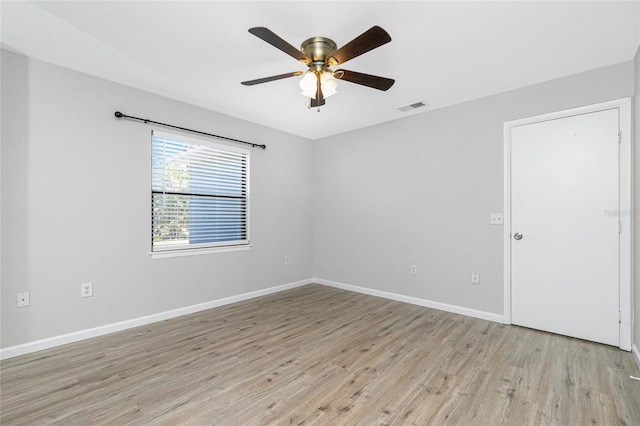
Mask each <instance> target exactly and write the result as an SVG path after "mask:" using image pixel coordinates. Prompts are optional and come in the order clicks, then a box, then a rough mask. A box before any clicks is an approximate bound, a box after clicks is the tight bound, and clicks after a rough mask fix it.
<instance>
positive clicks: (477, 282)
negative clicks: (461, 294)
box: [471, 272, 480, 284]
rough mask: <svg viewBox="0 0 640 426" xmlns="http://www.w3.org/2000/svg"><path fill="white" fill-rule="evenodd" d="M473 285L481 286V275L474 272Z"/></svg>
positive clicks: (472, 276)
mask: <svg viewBox="0 0 640 426" xmlns="http://www.w3.org/2000/svg"><path fill="white" fill-rule="evenodd" d="M471 284H480V274H479V273H477V272H474V273H472V274H471Z"/></svg>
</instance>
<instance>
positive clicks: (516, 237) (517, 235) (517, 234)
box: [513, 232, 522, 240]
mask: <svg viewBox="0 0 640 426" xmlns="http://www.w3.org/2000/svg"><path fill="white" fill-rule="evenodd" d="M513 238H515V239H516V240H521V239H522V234H521V233H519V232H516V233H515V234H513Z"/></svg>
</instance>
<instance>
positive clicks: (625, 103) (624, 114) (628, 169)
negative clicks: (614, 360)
mask: <svg viewBox="0 0 640 426" xmlns="http://www.w3.org/2000/svg"><path fill="white" fill-rule="evenodd" d="M616 108H617V109H619V117H620V123H619V124H620V131H621V135H620V151H619V153H620V154H619V157H618V161H619V170H620V188H619V191H620V194H619V196H620V204H619V207H618V208H619V211H620V219H619V220H620V223H621V232H620V245H619V252H620V262H619V277H620V284H619V290H620V291H619V293H620V295H619V297H620V344H619V347H620V349H624V350H626V351H630V350H631V336H632V331H633V330H632V327H633V324H632V310H633V304H632V291H633V287H632V277H633V245H632V238H631V237H632V235H633V226H634V220H633V216H634V215H633V214H632V213H633V212H634V210H633V192H632V190H633V186H632V183H633V176H632V173H633V169H632V160H633V156H632V147H631V98H623V99H617V100H613V101H609V102H602V103H598V104H594V105H587V106H584V107H579V108H572V109H568V110H564V111H557V112H553V113H549V114H543V115H538V116H534V117H528V118H524V119H520V120H513V121H507V122H505V123H504V315H503V322H504V323H505V324H511V129H512V128H514V127H517V126H523V125H527V124H533V123H538V122H542V121H549V120H556V119H560V118H566V117H570V116H574V115H580V114H587V113H592V112H598V111H604V110H610V109H616ZM603 214H604V212H603Z"/></svg>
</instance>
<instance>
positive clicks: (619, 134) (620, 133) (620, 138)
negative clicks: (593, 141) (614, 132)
mask: <svg viewBox="0 0 640 426" xmlns="http://www.w3.org/2000/svg"><path fill="white" fill-rule="evenodd" d="M618 143H622V131H621V130H618Z"/></svg>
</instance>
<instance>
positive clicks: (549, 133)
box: [510, 108, 620, 346]
mask: <svg viewBox="0 0 640 426" xmlns="http://www.w3.org/2000/svg"><path fill="white" fill-rule="evenodd" d="M619 122H620V117H619V109H617V108H613V109H608V110H604V111H596V112H589V113H582V114H578V115H573V116H569V117H564V118H558V119H551V120H547V121H541V122H536V123H531V124H525V125H521V126H515V127H512V128H511V142H510V143H511V146H510V154H511V158H510V162H511V170H510V174H511V182H510V184H511V194H510V198H511V212H510V214H511V227H510V234H511V238H510V241H511V247H510V250H511V322H512V323H513V324H517V325H522V326H525V327H531V328H535V329H540V330H545V331H550V332H553V333H559V334H563V335H567V336H572V337H578V338H582V339H586V340H591V341H595V342H600V343H606V344H610V345H615V346H619V344H620V327H619V310H620V289H619V282H620V279H619V262H620V256H619V246H620V244H619V240H620V234H619V180H620V172H619V157H618V156H619V143H618V137H619V133H618V132H619V129H620V127H619Z"/></svg>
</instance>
